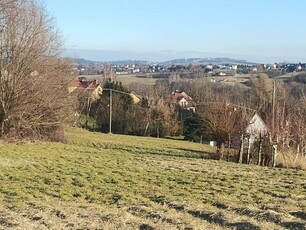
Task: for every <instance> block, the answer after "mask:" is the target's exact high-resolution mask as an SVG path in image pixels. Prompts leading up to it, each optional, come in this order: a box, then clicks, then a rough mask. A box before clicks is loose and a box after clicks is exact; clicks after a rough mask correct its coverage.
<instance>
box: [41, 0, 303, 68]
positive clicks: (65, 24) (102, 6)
mask: <svg viewBox="0 0 306 230" xmlns="http://www.w3.org/2000/svg"><path fill="white" fill-rule="evenodd" d="M43 2H44V4H45V6H46V10H47V12H48V13H49V15H51V16H52V17H54V18H55V22H56V25H57V27H58V28H59V29H60V31H61V34H62V37H63V40H64V48H65V50H66V51H65V54H67V55H70V56H75V57H79V58H86V59H91V60H96V61H109V60H124V59H138V60H139V59H142V60H148V61H164V60H169V59H173V58H193V57H230V58H240V59H246V60H249V61H257V62H266V63H268V62H269V63H274V62H282V61H288V62H306V29H305V28H304V25H305V22H306V14H305V10H306V1H305V0H86V1H85V0H43Z"/></svg>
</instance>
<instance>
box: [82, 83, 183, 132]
mask: <svg viewBox="0 0 306 230" xmlns="http://www.w3.org/2000/svg"><path fill="white" fill-rule="evenodd" d="M157 88H159V87H158V86H155V87H153V88H151V89H150V90H148V92H147V96H144V97H142V98H141V100H140V102H139V103H135V102H134V100H133V98H132V97H131V92H130V91H129V90H128V89H127V88H126V87H125V86H123V85H122V84H121V82H114V81H111V80H110V79H109V80H108V81H106V82H105V83H104V85H103V92H102V94H101V95H100V97H99V98H98V99H97V100H93V101H90V100H88V96H89V95H87V96H85V97H84V94H83V93H80V95H79V96H78V111H79V113H80V114H83V115H85V114H86V113H87V116H88V117H87V118H86V119H89V120H93V122H91V124H90V125H88V128H89V129H94V130H96V131H101V132H106V133H107V132H110V131H111V132H112V133H119V134H130V135H140V136H155V137H165V136H168V135H176V134H177V133H178V132H179V131H178V130H180V128H181V126H180V124H179V122H178V120H177V113H176V112H175V108H174V107H173V105H172V104H171V103H169V100H167V101H166V98H165V97H160V95H161V94H158V91H159V90H161V88H159V90H158V89H157ZM150 92H151V93H150ZM153 92H154V93H153ZM89 104H90V110H88V105H89ZM110 106H111V107H110ZM110 113H111V121H110ZM83 117H84V116H83ZM86 119H85V120H86ZM80 122H81V123H80V124H79V125H83V126H86V125H84V124H85V123H86V121H85V123H84V119H83V122H82V120H80ZM110 122H111V127H110ZM110 129H111V130H110Z"/></svg>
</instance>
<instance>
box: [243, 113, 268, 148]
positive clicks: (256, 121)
mask: <svg viewBox="0 0 306 230" xmlns="http://www.w3.org/2000/svg"><path fill="white" fill-rule="evenodd" d="M246 133H247V134H248V135H250V139H249V141H250V145H253V143H254V141H255V140H256V139H258V138H259V137H260V136H264V135H265V134H267V133H268V129H267V126H266V124H265V123H264V122H263V120H262V119H261V118H260V116H259V115H258V114H257V113H255V115H254V116H253V117H252V119H251V120H250V123H249V125H248V126H247V128H246Z"/></svg>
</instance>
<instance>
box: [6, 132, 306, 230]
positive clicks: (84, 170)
mask: <svg viewBox="0 0 306 230" xmlns="http://www.w3.org/2000/svg"><path fill="white" fill-rule="evenodd" d="M66 136H67V140H68V144H61V143H28V144H21V145H15V144H6V145H2V146H1V148H0V162H1V159H2V162H3V163H2V164H1V163H0V180H1V181H0V182H1V183H0V204H1V206H0V213H1V218H0V226H1V227H2V228H3V229H44V228H46V229H59V228H61V229H290V228H291V227H292V226H293V227H295V228H296V229H303V228H302V226H304V225H305V223H306V220H305V213H306V201H305V199H304V198H305V196H306V192H305V191H306V181H305V178H306V177H305V176H306V172H305V171H300V170H288V169H278V168H276V169H273V168H265V167H258V166H249V165H239V164H234V163H228V162H221V161H216V160H209V159H203V154H206V155H207V154H213V152H214V149H213V148H211V147H209V146H205V145H200V144H195V143H190V142H184V141H175V140H169V139H156V138H149V137H133V136H123V135H109V134H97V133H90V132H87V131H84V130H80V129H68V131H67V133H66ZM1 227H0V228H1Z"/></svg>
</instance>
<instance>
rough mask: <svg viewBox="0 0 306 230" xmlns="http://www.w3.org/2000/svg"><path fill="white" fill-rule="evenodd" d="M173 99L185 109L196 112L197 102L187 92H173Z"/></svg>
mask: <svg viewBox="0 0 306 230" xmlns="http://www.w3.org/2000/svg"><path fill="white" fill-rule="evenodd" d="M171 101H172V102H173V103H174V104H176V105H178V106H179V107H180V108H181V109H183V110H189V111H193V112H195V107H196V104H195V102H194V101H193V99H192V98H191V97H190V96H189V95H187V93H185V92H180V91H175V92H173V93H172V94H171Z"/></svg>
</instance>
